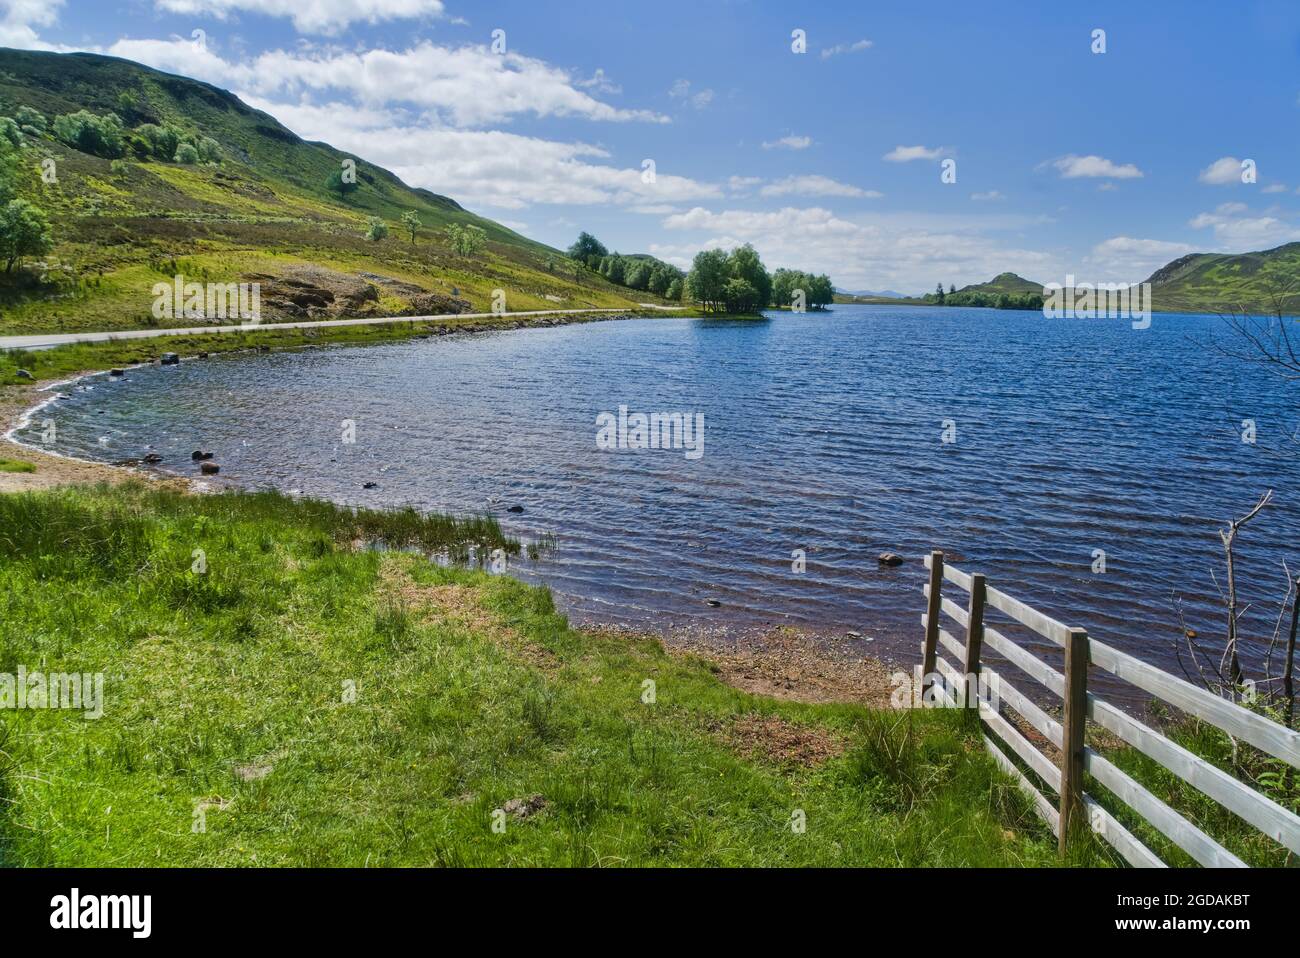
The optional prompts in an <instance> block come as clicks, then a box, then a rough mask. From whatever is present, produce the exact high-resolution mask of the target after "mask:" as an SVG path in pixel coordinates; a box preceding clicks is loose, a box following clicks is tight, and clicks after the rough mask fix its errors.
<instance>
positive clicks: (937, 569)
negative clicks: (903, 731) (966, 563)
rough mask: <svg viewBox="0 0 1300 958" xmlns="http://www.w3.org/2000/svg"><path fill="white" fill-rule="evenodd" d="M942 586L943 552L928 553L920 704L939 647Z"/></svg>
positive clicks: (928, 682)
mask: <svg viewBox="0 0 1300 958" xmlns="http://www.w3.org/2000/svg"><path fill="white" fill-rule="evenodd" d="M942 588H943V553H942V552H939V551H937V550H936V551H934V552H931V553H930V596H929V599H928V600H927V601H926V606H925V641H924V642H923V643H922V644H921V704H922V705H924V704H925V692H926V689H928V688H929V687H930V676H931V675H933V674H934V656H935V651H936V650H937V649H938V647H939V593H940V590H941V589H942Z"/></svg>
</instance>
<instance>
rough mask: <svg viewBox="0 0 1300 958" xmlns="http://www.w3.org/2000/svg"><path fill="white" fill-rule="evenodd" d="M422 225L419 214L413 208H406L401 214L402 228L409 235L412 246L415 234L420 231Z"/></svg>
mask: <svg viewBox="0 0 1300 958" xmlns="http://www.w3.org/2000/svg"><path fill="white" fill-rule="evenodd" d="M422 225H423V224H422V223H421V222H420V215H419V214H418V213H416V212H415V210H407V211H406V212H405V213H403V214H402V228H403V229H405V230H406V232H407V233H408V234H409V235H410V237H411V245H412V246H414V245H415V234H416V233H418V232H420V227H421V226H422Z"/></svg>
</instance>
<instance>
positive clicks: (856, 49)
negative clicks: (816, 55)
mask: <svg viewBox="0 0 1300 958" xmlns="http://www.w3.org/2000/svg"><path fill="white" fill-rule="evenodd" d="M874 46H875V44H874V43H872V42H871V41H870V40H857V41H855V42H854V43H837V44H835V46H833V47H827V48H826V49H824V50H822V59H823V60H829V59H830V58H831V57H837V56H839V55H840V54H841V53H861V52H862V51H863V50H870V49H871V48H872V47H874Z"/></svg>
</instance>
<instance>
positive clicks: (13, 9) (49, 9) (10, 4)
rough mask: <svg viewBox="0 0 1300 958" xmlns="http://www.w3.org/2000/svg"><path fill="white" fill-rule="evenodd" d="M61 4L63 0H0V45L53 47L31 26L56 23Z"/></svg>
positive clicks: (46, 48)
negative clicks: (43, 40) (42, 39)
mask: <svg viewBox="0 0 1300 958" xmlns="http://www.w3.org/2000/svg"><path fill="white" fill-rule="evenodd" d="M62 6H63V0H0V47H15V48H19V49H24V50H49V49H53V48H52V47H51V46H50V45H49V44H48V43H44V42H42V41H41V39H40V38H39V37H38V36H37V33H36V31H35V30H34V29H33V28H34V27H50V26H53V25H54V24H55V23H57V22H58V19H59V9H60V8H61V7H62Z"/></svg>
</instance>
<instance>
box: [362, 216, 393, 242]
mask: <svg viewBox="0 0 1300 958" xmlns="http://www.w3.org/2000/svg"><path fill="white" fill-rule="evenodd" d="M386 236H388V224H387V223H385V222H384V221H383V220H381V219H380V218H379V217H378V216H372V217H370V229H368V230H366V239H368V240H370V241H371V242H372V243H378V242H379V241H380V240H381V239H384V238H385V237H386Z"/></svg>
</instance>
